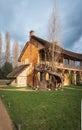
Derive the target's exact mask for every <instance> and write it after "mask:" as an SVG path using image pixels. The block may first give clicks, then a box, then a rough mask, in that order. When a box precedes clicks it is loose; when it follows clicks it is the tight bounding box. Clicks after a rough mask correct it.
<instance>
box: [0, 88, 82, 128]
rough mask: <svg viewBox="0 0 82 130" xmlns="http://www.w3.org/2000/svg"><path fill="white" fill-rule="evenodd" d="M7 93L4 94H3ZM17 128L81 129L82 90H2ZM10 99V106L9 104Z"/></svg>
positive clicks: (3, 97) (2, 97)
mask: <svg viewBox="0 0 82 130" xmlns="http://www.w3.org/2000/svg"><path fill="white" fill-rule="evenodd" d="M3 95H4V96H3ZM0 97H1V99H2V101H3V102H4V104H5V106H6V107H7V110H8V112H9V114H10V116H11V119H12V121H13V123H14V126H15V130H17V125H18V124H21V130H80V129H81V127H80V120H81V119H80V116H81V108H80V107H81V104H80V103H81V99H82V90H81V89H79V90H78V89H77V90H76V89H67V88H65V89H64V91H61V90H59V91H48V92H40V91H36V92H34V91H33V92H19V91H0ZM9 102H10V104H11V105H10V107H9V106H8V103H9Z"/></svg>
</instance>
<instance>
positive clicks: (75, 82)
mask: <svg viewBox="0 0 82 130" xmlns="http://www.w3.org/2000/svg"><path fill="white" fill-rule="evenodd" d="M76 76H77V74H76V71H74V85H76V84H77V81H76Z"/></svg>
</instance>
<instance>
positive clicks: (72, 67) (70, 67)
mask: <svg viewBox="0 0 82 130" xmlns="http://www.w3.org/2000/svg"><path fill="white" fill-rule="evenodd" d="M54 66H55V67H56V68H60V69H68V70H77V71H82V66H75V65H67V64H62V63H55V64H54ZM37 67H40V68H41V69H42V68H44V69H47V68H52V63H50V62H47V61H46V63H45V62H44V61H43V62H41V63H40V64H36V65H35V68H37Z"/></svg>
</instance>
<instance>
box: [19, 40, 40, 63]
mask: <svg viewBox="0 0 82 130" xmlns="http://www.w3.org/2000/svg"><path fill="white" fill-rule="evenodd" d="M38 57H39V53H38V49H37V48H36V47H35V46H34V45H33V44H31V43H29V45H28V47H27V49H26V50H25V52H24V54H23V56H22V57H21V62H22V63H23V64H27V62H28V64H29V63H32V64H33V65H34V64H35V63H37V62H38V59H39V58H38Z"/></svg>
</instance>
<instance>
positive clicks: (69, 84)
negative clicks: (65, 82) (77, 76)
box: [68, 70, 72, 85]
mask: <svg viewBox="0 0 82 130" xmlns="http://www.w3.org/2000/svg"><path fill="white" fill-rule="evenodd" d="M68 73H69V85H71V80H72V79H71V70H69V71H68Z"/></svg>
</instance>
